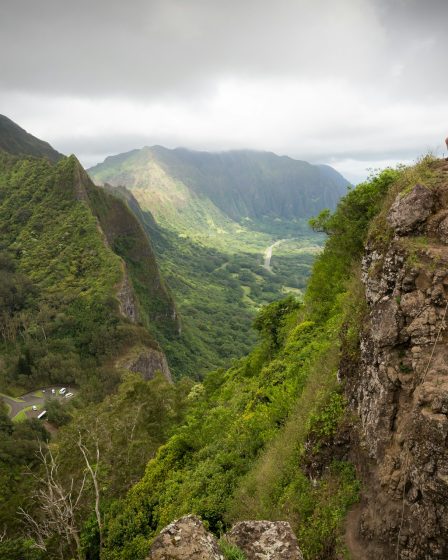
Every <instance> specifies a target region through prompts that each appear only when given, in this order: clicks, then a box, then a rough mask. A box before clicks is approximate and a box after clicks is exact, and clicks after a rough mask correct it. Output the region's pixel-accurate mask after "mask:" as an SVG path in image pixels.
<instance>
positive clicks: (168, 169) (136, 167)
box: [88, 145, 350, 233]
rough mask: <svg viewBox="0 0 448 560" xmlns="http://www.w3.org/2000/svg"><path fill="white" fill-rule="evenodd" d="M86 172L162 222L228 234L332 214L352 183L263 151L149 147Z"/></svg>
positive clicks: (322, 169) (327, 170) (333, 172)
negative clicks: (259, 224) (125, 194)
mask: <svg viewBox="0 0 448 560" xmlns="http://www.w3.org/2000/svg"><path fill="white" fill-rule="evenodd" d="M88 173H89V174H90V176H91V177H92V178H93V180H94V181H95V182H97V183H98V184H104V183H108V184H110V185H111V186H112V187H119V186H125V187H127V188H128V189H130V190H131V191H133V194H134V196H135V197H136V198H137V200H138V201H139V203H140V205H141V206H142V207H143V208H144V209H145V210H149V211H150V212H151V213H152V214H153V215H154V217H155V218H156V220H157V221H159V222H160V223H162V224H164V225H167V226H168V227H171V228H174V229H178V230H179V231H187V230H188V229H189V228H191V229H202V230H203V231H204V232H207V231H209V232H211V231H213V230H214V231H216V232H217V233H219V230H224V231H227V230H229V228H231V227H232V226H231V223H233V224H234V226H233V227H234V228H235V227H236V226H237V224H240V225H244V226H247V227H250V225H251V223H252V222H254V221H259V222H261V221H263V220H264V221H265V222H268V221H272V220H279V219H280V220H285V221H291V220H295V221H299V220H306V219H307V218H309V217H311V216H312V215H314V214H316V213H318V212H319V211H320V210H322V209H323V208H327V207H328V208H330V209H334V208H335V206H336V203H337V201H338V200H339V198H340V196H342V195H343V194H344V193H345V192H346V189H347V187H348V186H349V185H350V183H349V182H348V181H347V180H346V179H344V177H342V175H340V174H339V173H338V172H337V171H336V170H334V169H332V168H331V167H329V166H325V167H323V166H319V165H313V164H310V163H308V162H304V161H301V160H295V159H293V158H291V157H289V156H278V155H276V154H274V153H273V152H262V151H257V150H231V151H220V152H204V151H195V150H190V149H187V148H175V149H168V148H164V147H163V146H157V145H156V146H152V147H148V146H145V147H143V148H141V149H138V150H131V151H129V152H126V153H123V154H117V155H115V156H108V157H107V158H106V159H105V160H104V162H103V163H100V164H97V165H96V166H94V167H92V168H90V169H89V170H88Z"/></svg>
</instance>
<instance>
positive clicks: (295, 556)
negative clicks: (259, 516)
mask: <svg viewBox="0 0 448 560" xmlns="http://www.w3.org/2000/svg"><path fill="white" fill-rule="evenodd" d="M226 539H227V540H228V541H229V542H231V543H233V544H234V545H236V546H237V547H239V548H240V549H241V550H242V551H243V552H244V553H245V555H246V557H247V560H303V556H302V553H301V552H300V548H299V544H298V541H297V538H296V536H295V535H294V533H293V532H292V529H291V525H290V524H289V523H287V522H286V521H240V522H239V523H237V524H236V525H234V526H233V527H232V529H231V530H230V531H229V532H228V533H227V534H226Z"/></svg>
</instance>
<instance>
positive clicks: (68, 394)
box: [65, 393, 73, 399]
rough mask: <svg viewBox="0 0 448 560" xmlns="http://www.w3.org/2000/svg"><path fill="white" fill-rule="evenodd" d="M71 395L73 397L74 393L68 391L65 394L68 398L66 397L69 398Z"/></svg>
mask: <svg viewBox="0 0 448 560" xmlns="http://www.w3.org/2000/svg"><path fill="white" fill-rule="evenodd" d="M70 397H73V393H67V394H66V395H65V398H66V399H69V398H70Z"/></svg>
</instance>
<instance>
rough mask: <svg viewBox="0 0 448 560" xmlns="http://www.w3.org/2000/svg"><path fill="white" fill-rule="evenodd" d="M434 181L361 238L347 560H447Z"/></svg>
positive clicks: (447, 454)
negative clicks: (379, 234)
mask: <svg viewBox="0 0 448 560" xmlns="http://www.w3.org/2000/svg"><path fill="white" fill-rule="evenodd" d="M437 176H438V178H439V179H438V180H437V181H436V182H435V183H434V184H432V185H431V188H427V187H426V186H425V185H420V184H418V185H416V186H415V187H414V188H413V189H412V190H411V191H410V192H407V193H405V194H403V193H400V194H398V196H397V198H396V199H395V201H394V202H393V204H392V206H391V207H390V210H389V212H388V215H387V219H386V224H387V225H386V229H387V228H389V230H390V231H389V237H388V241H387V242H383V243H381V244H378V243H377V242H376V240H375V239H373V238H371V239H370V240H369V242H368V245H367V250H366V254H365V257H364V260H363V282H364V285H365V293H366V300H367V303H368V307H369V313H368V316H367V319H366V322H365V325H364V329H363V333H362V339H361V356H360V365H359V367H358V368H357V369H356V370H355V372H351V373H347V377H348V385H347V392H348V396H349V398H350V400H351V403H352V405H353V407H354V408H355V409H356V410H357V412H358V415H359V418H360V430H359V431H360V439H361V450H360V455H358V456H357V457H356V459H355V460H356V462H357V463H358V466H359V468H360V470H361V473H362V478H363V482H364V489H365V490H364V494H363V498H362V502H361V504H360V506H359V508H358V510H357V514H356V515H355V517H356V519H355V520H354V521H353V518H352V519H351V520H350V522H351V523H354V525H355V530H354V534H355V540H357V543H354V544H353V543H352V545H351V548H352V552H353V557H354V558H366V559H370V558H372V559H373V558H375V559H376V560H390V559H391V558H397V559H402V560H404V559H406V560H422V559H436V558H448V449H447V437H448V344H447V343H448V332H447V331H446V319H447V318H448V315H447V310H448V245H447V242H448V237H447V231H448V228H447V224H448V218H447V216H448V166H447V165H446V164H442V163H440V164H438V170H437ZM444 177H446V179H445V178H444ZM386 237H387V236H386ZM359 550H361V551H362V552H361V553H359V552H358V551H359Z"/></svg>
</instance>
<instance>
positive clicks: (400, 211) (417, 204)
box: [387, 184, 434, 235]
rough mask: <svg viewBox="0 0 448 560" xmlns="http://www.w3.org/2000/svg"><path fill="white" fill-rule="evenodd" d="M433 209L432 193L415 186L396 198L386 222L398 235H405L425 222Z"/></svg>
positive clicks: (420, 186) (424, 188)
mask: <svg viewBox="0 0 448 560" xmlns="http://www.w3.org/2000/svg"><path fill="white" fill-rule="evenodd" d="M433 207H434V193H433V191H431V190H430V189H428V188H426V187H424V186H423V185H419V184H417V185H415V187H414V188H413V189H412V191H411V192H410V193H408V194H406V195H404V196H402V195H401V194H399V195H398V196H397V198H396V199H395V202H394V203H393V204H392V207H391V209H390V211H389V214H388V216H387V221H388V222H389V224H390V225H391V227H392V228H393V229H394V230H395V231H396V232H397V233H398V234H399V235H402V234H407V233H410V232H411V231H413V230H414V229H416V227H417V226H418V225H420V224H421V223H422V222H424V221H425V220H426V218H427V217H428V216H429V215H430V214H431V211H432V209H433Z"/></svg>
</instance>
